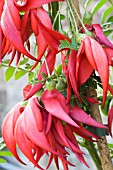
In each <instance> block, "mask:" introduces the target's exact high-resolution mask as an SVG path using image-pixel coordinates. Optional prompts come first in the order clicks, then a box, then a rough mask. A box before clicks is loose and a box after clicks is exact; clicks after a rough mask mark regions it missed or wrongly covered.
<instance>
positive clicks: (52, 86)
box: [45, 79, 56, 90]
mask: <svg viewBox="0 0 113 170" xmlns="http://www.w3.org/2000/svg"><path fill="white" fill-rule="evenodd" d="M45 87H46V89H47V90H54V89H55V87H56V82H55V81H54V80H52V79H51V80H47V81H46V84H45Z"/></svg>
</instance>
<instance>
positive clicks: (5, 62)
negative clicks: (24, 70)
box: [2, 60, 10, 64]
mask: <svg viewBox="0 0 113 170" xmlns="http://www.w3.org/2000/svg"><path fill="white" fill-rule="evenodd" d="M9 61H10V60H3V61H2V63H3V64H8V63H9Z"/></svg>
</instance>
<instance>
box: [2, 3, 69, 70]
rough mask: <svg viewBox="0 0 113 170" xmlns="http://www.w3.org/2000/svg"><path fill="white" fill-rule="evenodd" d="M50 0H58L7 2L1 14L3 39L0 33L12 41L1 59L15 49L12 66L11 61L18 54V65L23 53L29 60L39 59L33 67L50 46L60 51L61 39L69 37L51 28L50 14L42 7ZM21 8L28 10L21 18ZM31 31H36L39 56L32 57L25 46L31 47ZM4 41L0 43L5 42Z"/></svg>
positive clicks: (55, 50) (37, 60)
mask: <svg viewBox="0 0 113 170" xmlns="http://www.w3.org/2000/svg"><path fill="white" fill-rule="evenodd" d="M51 1H56V0H44V1H36V0H34V1H32V3H31V1H29V0H28V1H27V0H26V1H22V2H20V1H16V0H8V1H7V2H6V3H5V7H4V10H3V12H2V16H1V30H0V39H1V40H2V39H3V38H2V35H1V31H3V34H4V36H5V38H6V41H8V42H9V45H8V48H7V50H5V53H3V54H2V56H1V57H0V58H1V60H2V58H3V57H4V55H5V54H6V53H11V52H12V56H11V59H10V62H9V65H10V64H11V63H12V61H13V59H14V57H15V56H16V54H17V60H16V64H18V62H19V60H20V55H21V53H22V54H24V55H25V56H27V57H29V58H30V59H32V60H34V61H36V63H35V64H34V66H33V68H34V67H36V65H37V64H38V62H39V61H40V60H41V58H42V56H43V54H44V52H45V51H46V49H47V47H48V46H49V48H51V49H52V50H53V51H54V52H56V53H58V46H59V44H60V40H64V39H67V40H69V39H68V38H67V37H66V36H64V35H63V34H61V33H59V32H57V31H54V30H52V24H51V20H50V18H49V15H48V13H47V12H46V11H45V10H44V9H43V8H42V7H41V5H43V4H45V3H49V2H51ZM2 5H3V4H2V3H1V6H2ZM21 11H22V12H23V11H24V12H25V14H24V15H23V16H22V17H20V12H21ZM45 18H46V20H45ZM32 33H34V35H35V37H36V42H37V45H38V56H37V58H35V57H33V56H32V55H31V54H30V53H29V52H28V51H27V50H26V48H25V46H24V44H25V43H26V44H27V47H28V50H30V44H29V37H30V35H31V34H32ZM1 40H0V42H2V41H1ZM42 41H43V43H42ZM69 41H70V40H69ZM3 50H4V48H3ZM33 68H32V69H33Z"/></svg>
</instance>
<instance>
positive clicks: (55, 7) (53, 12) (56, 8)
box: [51, 2, 59, 31]
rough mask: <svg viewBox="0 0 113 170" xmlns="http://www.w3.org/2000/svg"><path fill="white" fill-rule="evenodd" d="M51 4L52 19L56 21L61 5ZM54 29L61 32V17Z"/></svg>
mask: <svg viewBox="0 0 113 170" xmlns="http://www.w3.org/2000/svg"><path fill="white" fill-rule="evenodd" d="M51 4H52V18H53V19H54V18H55V17H56V15H57V13H58V11H59V3H58V2H51ZM53 22H54V21H53ZM54 29H55V30H57V31H59V17H57V18H56V21H55V23H54Z"/></svg>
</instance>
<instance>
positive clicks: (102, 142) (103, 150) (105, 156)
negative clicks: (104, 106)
mask: <svg viewBox="0 0 113 170" xmlns="http://www.w3.org/2000/svg"><path fill="white" fill-rule="evenodd" d="M87 96H89V97H92V98H94V99H97V92H96V90H95V89H92V88H89V89H88V91H87ZM90 115H91V117H92V118H94V119H95V120H96V121H98V122H99V123H102V118H101V114H100V110H99V106H98V104H90ZM97 146H98V151H99V154H100V159H101V164H102V169H103V170H108V169H109V170H113V165H112V161H111V159H110V153H109V149H108V145H107V140H106V136H102V137H101V139H98V141H97Z"/></svg>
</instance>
